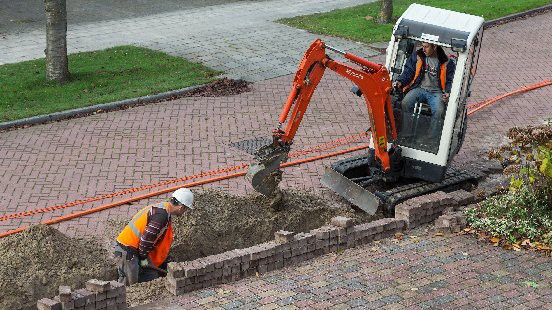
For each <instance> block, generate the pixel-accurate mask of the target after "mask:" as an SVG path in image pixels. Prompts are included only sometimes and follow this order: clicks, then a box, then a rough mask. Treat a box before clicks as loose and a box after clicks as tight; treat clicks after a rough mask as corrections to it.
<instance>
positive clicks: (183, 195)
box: [172, 188, 194, 209]
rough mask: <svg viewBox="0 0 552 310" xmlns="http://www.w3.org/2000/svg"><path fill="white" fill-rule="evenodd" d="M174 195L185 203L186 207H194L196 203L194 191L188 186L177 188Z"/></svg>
mask: <svg viewBox="0 0 552 310" xmlns="http://www.w3.org/2000/svg"><path fill="white" fill-rule="evenodd" d="M172 197H174V198H175V199H176V200H178V202H180V203H181V204H183V205H185V206H186V207H188V208H190V209H193V208H194V207H193V204H194V193H192V191H191V190H189V189H188V188H179V189H177V190H176V191H175V192H174V193H173V194H172Z"/></svg>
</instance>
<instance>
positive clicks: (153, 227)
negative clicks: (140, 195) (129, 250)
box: [138, 207, 169, 260]
mask: <svg viewBox="0 0 552 310" xmlns="http://www.w3.org/2000/svg"><path fill="white" fill-rule="evenodd" d="M168 221H169V214H168V213H167V211H165V210H164V209H161V208H156V207H153V208H151V211H150V212H149V213H148V225H147V226H146V229H145V230H144V233H143V234H142V236H141V237H140V245H139V248H138V250H139V255H140V259H142V260H143V259H146V258H147V256H148V254H149V252H151V251H152V250H153V247H154V244H155V240H157V239H158V238H159V237H161V236H159V234H160V233H161V230H163V228H164V227H165V226H167V222H168Z"/></svg>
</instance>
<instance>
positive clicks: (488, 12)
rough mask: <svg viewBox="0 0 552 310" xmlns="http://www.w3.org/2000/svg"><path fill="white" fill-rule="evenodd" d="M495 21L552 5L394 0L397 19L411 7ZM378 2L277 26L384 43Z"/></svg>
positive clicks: (534, 0) (539, 1)
mask: <svg viewBox="0 0 552 310" xmlns="http://www.w3.org/2000/svg"><path fill="white" fill-rule="evenodd" d="M414 2H415V3H418V4H423V5H428V6H432V7H437V8H443V9H447V10H452V11H457V12H462V13H468V14H472V15H477V16H482V17H483V18H484V19H485V20H491V19H496V18H499V17H503V16H507V15H510V14H515V13H519V12H523V11H526V10H529V9H534V8H537V7H541V6H544V5H547V4H550V3H552V2H551V1H550V0H523V1H511V0H464V1H452V0H416V1H412V0H393V13H394V14H393V15H394V16H395V17H396V18H398V17H399V16H401V15H402V13H403V12H404V11H405V10H406V9H407V8H408V6H409V5H410V4H412V3H414ZM379 11H380V2H379V1H378V2H373V3H369V4H363V5H359V6H355V7H350V8H345V9H339V10H334V11H331V12H328V13H317V14H312V15H305V16H297V17H293V18H285V19H281V20H279V21H278V22H280V23H282V24H285V25H289V26H292V27H296V28H301V29H305V30H308V31H310V32H313V33H317V34H323V35H330V36H336V37H342V38H345V39H349V40H354V41H357V42H363V43H373V42H387V41H389V38H390V37H391V31H392V30H393V24H379V23H377V18H378V14H379Z"/></svg>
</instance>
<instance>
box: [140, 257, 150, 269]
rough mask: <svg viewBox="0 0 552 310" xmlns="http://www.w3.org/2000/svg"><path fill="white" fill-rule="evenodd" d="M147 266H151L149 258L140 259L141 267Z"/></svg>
mask: <svg viewBox="0 0 552 310" xmlns="http://www.w3.org/2000/svg"><path fill="white" fill-rule="evenodd" d="M147 266H149V260H148V259H147V258H146V259H141V260H140V267H142V268H146V267H147Z"/></svg>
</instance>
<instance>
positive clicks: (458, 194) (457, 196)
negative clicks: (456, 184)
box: [448, 189, 476, 209]
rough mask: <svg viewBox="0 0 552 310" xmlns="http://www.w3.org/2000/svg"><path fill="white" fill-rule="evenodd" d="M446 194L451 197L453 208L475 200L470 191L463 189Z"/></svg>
mask: <svg viewBox="0 0 552 310" xmlns="http://www.w3.org/2000/svg"><path fill="white" fill-rule="evenodd" d="M448 195H449V196H450V197H451V198H452V200H453V205H454V207H455V209H457V208H458V207H460V206H466V205H469V204H471V203H474V202H475V201H476V197H475V196H474V195H473V194H472V193H470V192H468V191H465V190H463V189H461V190H457V191H454V192H451V193H448Z"/></svg>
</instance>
